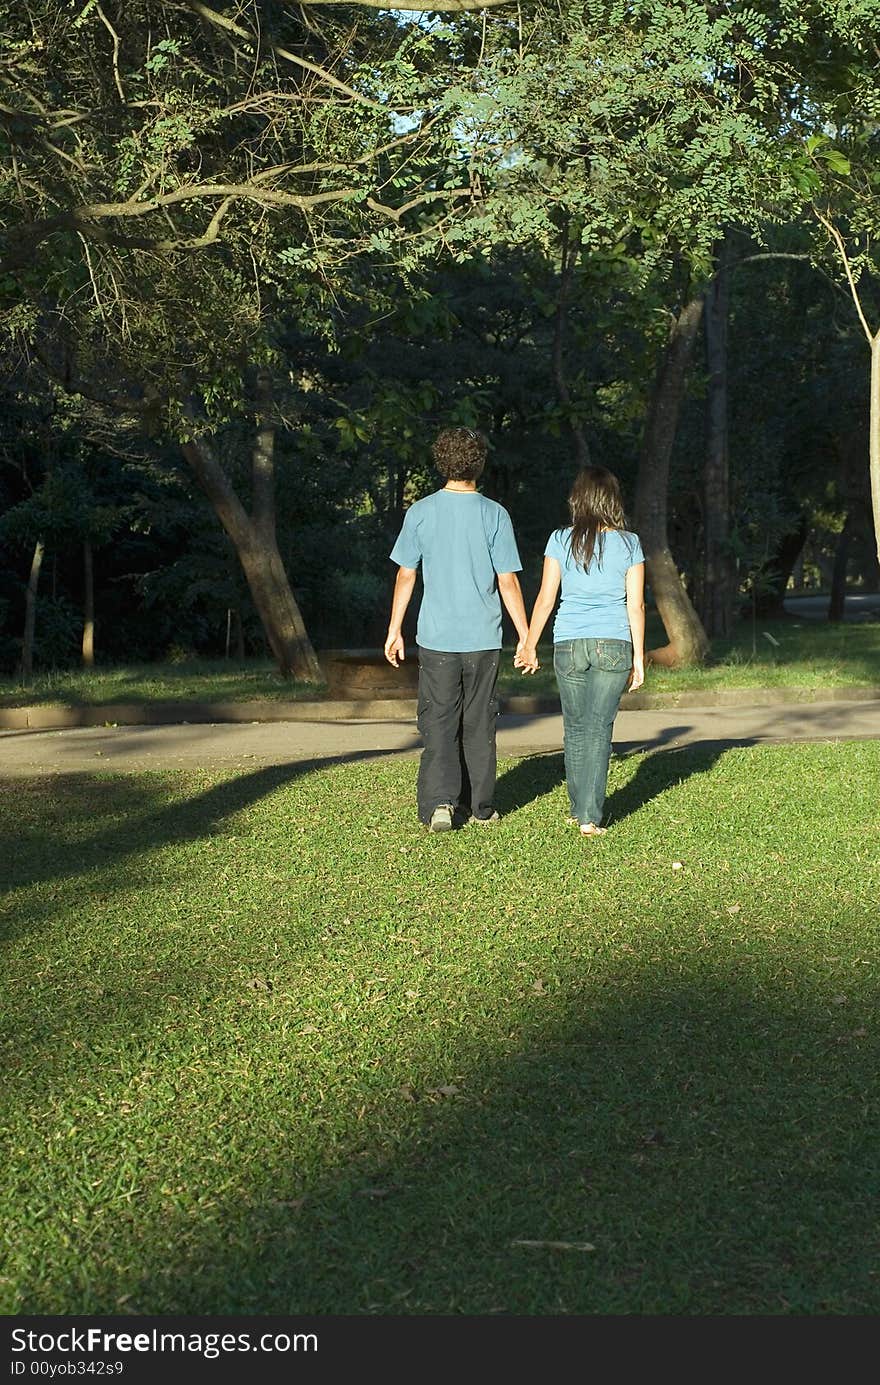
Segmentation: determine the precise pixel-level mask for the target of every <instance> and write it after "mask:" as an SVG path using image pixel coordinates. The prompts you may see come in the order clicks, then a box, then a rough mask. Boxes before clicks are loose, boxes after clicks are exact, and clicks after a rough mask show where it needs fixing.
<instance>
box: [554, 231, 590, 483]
mask: <svg viewBox="0 0 880 1385" xmlns="http://www.w3.org/2000/svg"><path fill="white" fill-rule="evenodd" d="M579 253H580V246H579V245H578V244H575V246H574V248H573V249H572V248H571V245H570V232H569V223H568V221H566V223H565V225H564V227H563V229H562V258H561V264H560V271H559V297H558V298H557V300H556V318H555V321H554V326H553V378H554V380H555V381H556V393H557V395H558V396H559V402H560V404H561V405H562V407H563V408H564V409H565V411H566V414H567V417H568V426H569V428H570V429H571V432H572V436H573V438H574V450H575V455H576V457H577V463H578V466H579V467H584V466H589V465H590V449H589V447H588V446H587V440H586V438H585V437H584V430H583V428H582V426H581V423H580V420H579V419H578V418H576V417H575V416H574V415H573V414H572V411H571V390H570V389H569V388H568V378H567V376H566V373H565V360H564V351H563V342H564V338H565V325H566V318H567V315H568V300H569V297H570V295H571V285H572V281H573V279H574V269H575V265H576V264H577V258H578V255H579Z"/></svg>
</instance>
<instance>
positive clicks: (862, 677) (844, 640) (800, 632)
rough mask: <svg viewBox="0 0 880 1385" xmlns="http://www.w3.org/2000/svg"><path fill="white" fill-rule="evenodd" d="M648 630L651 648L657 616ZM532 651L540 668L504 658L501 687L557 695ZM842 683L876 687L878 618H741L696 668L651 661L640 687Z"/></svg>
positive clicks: (546, 658)
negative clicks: (526, 669) (528, 670)
mask: <svg viewBox="0 0 880 1385" xmlns="http://www.w3.org/2000/svg"><path fill="white" fill-rule="evenodd" d="M646 634H647V639H646V644H647V647H648V648H649V649H650V648H652V647H657V646H659V645H661V644H665V642H666V641H665V636H664V635H663V631H662V628H661V627H660V626H659V625H658V622H657V617H656V616H654V617H653V619H650V620H649V623H648V629H647V632H646ZM768 636H769V637H770V638H769V639H768ZM538 654H539V658H540V660H541V665H542V666H541V668H540V669H539V670H538V672H537V673H535V674H529V675H526V676H523V675H522V674H520V673H519V672H518V671H517V670H516V669H513V668H512V667H510V665H509V663H508V665H507V668H505V669H504V671H503V672H502V675H501V678H500V683H501V686H502V691H503V692H506V693H508V694H510V693H525V692H530V693H533V694H544V695H550V694H555V693H556V679H555V678H554V676H553V645H552V643H550V644H546V645H542V646H541V648H540V649H539V651H538ZM840 687H874V688H877V687H880V621H864V622H858V623H856V622H849V621H848V622H842V623H841V624H833V625H829V624H828V623H827V622H826V621H810V620H793V619H786V620H772V621H768V620H765V621H761V622H759V623H758V624H757V626H755V627H754V628H753V626H752V623H751V621H742V622H741V623H740V624H739V626H738V627H737V629H736V631H735V633H734V635H733V636H732V638H731V639H729V640H716V641H715V642H714V644H713V646H712V652H711V655H710V657H709V659H708V660H707V662H706V663H705V665H704V666H703V667H702V668H692V669H666V668H660V667H657V666H655V667H653V668H651V667H649V668H648V670H647V674H646V677H645V686H644V691H645V692H646V693H648V692H657V693H660V692H691V691H696V690H704V691H716V690H717V689H720V688H810V689H821V688H840Z"/></svg>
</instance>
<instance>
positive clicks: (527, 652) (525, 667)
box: [513, 640, 541, 673]
mask: <svg viewBox="0 0 880 1385" xmlns="http://www.w3.org/2000/svg"><path fill="white" fill-rule="evenodd" d="M513 667H514V668H518V669H520V670H521V672H522V673H536V672H537V671H538V669H539V668H540V667H541V665H540V664H539V663H538V651H537V649H536V648H535V646H534V645H530V644H526V642H525V640H520V642H519V644H518V645H517V646H516V653H515V654H514V656H513Z"/></svg>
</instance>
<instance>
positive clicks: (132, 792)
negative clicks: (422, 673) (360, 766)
mask: <svg viewBox="0 0 880 1385" xmlns="http://www.w3.org/2000/svg"><path fill="white" fill-rule="evenodd" d="M387 758H388V756H387V753H386V752H383V751H374V750H358V751H352V752H351V753H349V754H345V755H331V756H325V757H321V758H317V759H314V760H308V761H301V762H298V763H296V764H288V765H270V766H266V767H265V768H262V769H258V770H254V771H252V772H251V773H249V774H241V773H236V774H235V775H234V776H231V777H230V778H229V779H226V780H224V781H223V782H222V783H220V784H214V785H212V787H211V788H209V789H207V790H206V791H205V793H203V794H201V795H199V796H198V797H195V798H192V797H187V798H185V799H183V800H181V801H180V802H171V803H169V802H167V801H164V800H166V799H167V797H168V796H169V794H170V793H171V791H172V786H173V784H174V782H175V780H176V779H178V778H179V773H178V772H175V771H167V772H162V771H155V770H154V771H150V772H148V773H143V774H127V775H125V776H121V775H115V774H111V775H107V776H97V775H91V774H83V773H79V774H69V775H61V774H56V775H53V776H52V778H51V779H48V780H46V781H44V784H43V793H44V797H45V800H46V801H49V802H50V803H51V805H52V808H51V814H50V815H48V821H49V824H50V826H51V825H52V824H53V823H54V824H56V828H57V830H55V831H49V832H47V831H46V822H47V813H46V810H45V806H44V805H41V811H40V814H39V821H40V824H41V825H40V828H39V830H34V829H32V828H30V827H29V826H28V822H27V818H26V816H24V814H23V815H22V817H20V818H19V820H18V821H17V823H16V826H15V829H14V830H10V829H7V830H6V831H3V832H2V833H0V862H2V863H3V866H2V874H0V896H2V894H4V893H5V892H7V891H9V890H13V889H19V888H22V887H25V886H27V885H31V884H36V883H38V882H40V881H44V882H45V881H50V880H62V879H64V878H65V877H67V876H70V875H82V874H87V873H89V872H97V871H105V870H107V871H110V870H114V869H116V868H117V867H118V866H119V864H120V862H121V861H123V860H125V859H126V858H132V859H134V858H137V857H138V856H140V855H144V854H146V853H148V852H150V851H152V850H154V849H155V848H156V847H161V846H163V845H165V844H166V843H169V842H180V841H187V840H189V841H193V840H197V839H198V838H200V837H204V836H209V835H210V834H211V833H212V831H213V830H214V829H215V828H216V827H217V826H218V825H219V824H220V823H222V822H223V821H224V820H225V819H226V818H229V817H231V816H232V815H234V814H235V813H237V812H239V811H241V810H242V809H244V808H247V807H249V806H250V805H251V804H253V803H255V802H257V801H258V800H259V799H261V798H265V797H266V796H267V795H269V794H271V793H274V792H275V791H276V790H277V789H279V788H281V787H283V786H284V785H286V784H292V783H294V782H295V781H296V780H297V779H301V778H302V777H303V776H305V775H308V774H311V773H313V772H315V771H316V770H321V769H327V768H330V767H332V766H334V765H340V764H354V763H356V762H358V761H363V760H385V759H387ZM187 772H188V773H197V771H187ZM157 780H158V781H160V782H157ZM12 790H13V792H14V791H15V786H14V784H13V786H12ZM22 931H27V924H26V922H25V921H24V920H17V921H15V920H14V921H12V923H11V924H10V925H9V926H8V927H7V929H5V930H4V933H5V936H17V935H20V933H21V932H22ZM0 936H3V935H2V934H0Z"/></svg>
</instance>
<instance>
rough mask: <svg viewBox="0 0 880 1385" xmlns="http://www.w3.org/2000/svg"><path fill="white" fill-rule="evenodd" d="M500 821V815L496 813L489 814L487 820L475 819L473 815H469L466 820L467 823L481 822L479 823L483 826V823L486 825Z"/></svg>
mask: <svg viewBox="0 0 880 1385" xmlns="http://www.w3.org/2000/svg"><path fill="white" fill-rule="evenodd" d="M500 821H501V814H500V813H497V812H493V813H490V814H489V816H488V817H487V818H475V817H474V815H473V813H471V815H470V817H469V818H468V822H481V823H483V824H485V823H487V822H500Z"/></svg>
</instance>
